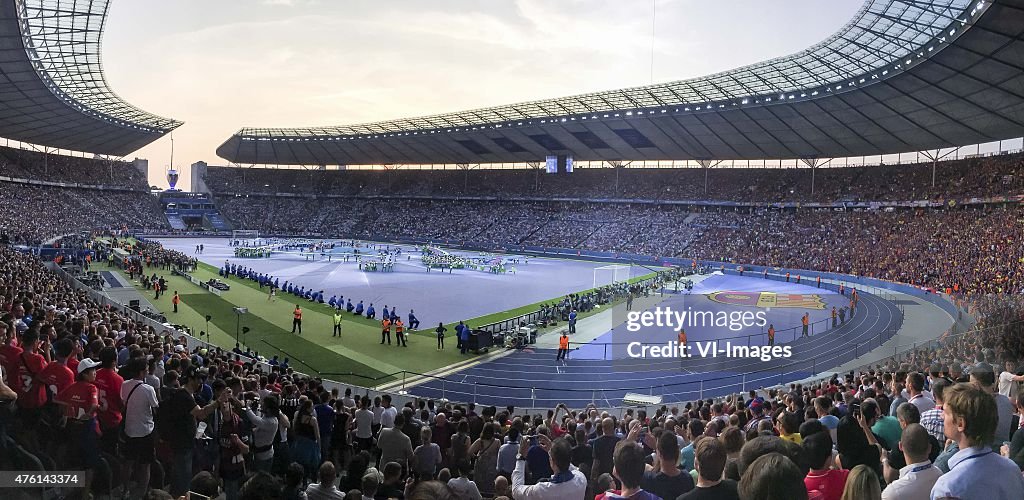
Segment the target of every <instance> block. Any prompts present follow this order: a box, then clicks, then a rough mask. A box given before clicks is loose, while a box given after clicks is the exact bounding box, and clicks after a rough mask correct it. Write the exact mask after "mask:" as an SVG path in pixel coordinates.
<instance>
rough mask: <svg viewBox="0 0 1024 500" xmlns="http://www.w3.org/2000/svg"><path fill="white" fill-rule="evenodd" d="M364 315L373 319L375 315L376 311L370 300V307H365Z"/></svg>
mask: <svg viewBox="0 0 1024 500" xmlns="http://www.w3.org/2000/svg"><path fill="white" fill-rule="evenodd" d="M366 317H367V318H368V319H374V318H376V317H377V311H374V310H373V302H370V307H368V308H366Z"/></svg>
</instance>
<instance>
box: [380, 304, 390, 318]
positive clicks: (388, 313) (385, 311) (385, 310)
mask: <svg viewBox="0 0 1024 500" xmlns="http://www.w3.org/2000/svg"><path fill="white" fill-rule="evenodd" d="M380 317H381V319H391V312H389V311H388V305H387V304H384V311H383V312H382V313H381V315H380Z"/></svg>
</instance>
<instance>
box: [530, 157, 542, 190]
mask: <svg viewBox="0 0 1024 500" xmlns="http://www.w3.org/2000/svg"><path fill="white" fill-rule="evenodd" d="M526 166H527V167H530V168H531V169H533V190H534V191H540V171H541V170H542V169H543V168H544V164H543V163H541V162H539V161H531V162H527V163H526Z"/></svg>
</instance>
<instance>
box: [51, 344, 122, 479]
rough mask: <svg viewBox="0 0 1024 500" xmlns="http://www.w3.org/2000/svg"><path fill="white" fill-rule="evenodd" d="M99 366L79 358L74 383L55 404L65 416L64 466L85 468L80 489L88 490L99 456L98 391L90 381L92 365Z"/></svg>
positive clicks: (94, 376) (86, 359)
mask: <svg viewBox="0 0 1024 500" xmlns="http://www.w3.org/2000/svg"><path fill="white" fill-rule="evenodd" d="M99 365H100V363H99V362H98V361H93V360H91V359H89V358H85V359H83V360H82V361H81V362H80V363H79V364H78V378H77V380H76V382H75V383H73V384H71V385H70V386H68V388H67V389H64V391H63V392H61V393H60V394H58V395H57V403H58V404H60V405H62V406H64V408H65V412H64V415H66V416H67V418H68V423H67V435H66V437H67V439H68V442H69V443H70V445H71V446H70V447H71V450H69V451H70V452H71V456H70V457H68V458H69V462H70V463H69V464H68V465H69V466H71V467H75V468H77V467H81V468H82V469H84V470H85V471H86V472H85V484H84V486H85V490H84V491H89V485H90V484H91V482H92V468H93V467H94V466H95V465H96V463H95V460H96V459H97V458H98V457H99V456H100V448H99V428H98V424H97V422H96V410H97V409H98V408H99V405H100V402H99V390H98V389H97V388H96V385H95V384H94V382H95V381H96V367H97V366H99ZM115 435H116V434H115Z"/></svg>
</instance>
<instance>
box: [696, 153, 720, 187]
mask: <svg viewBox="0 0 1024 500" xmlns="http://www.w3.org/2000/svg"><path fill="white" fill-rule="evenodd" d="M697 164H698V165H700V167H701V168H703V169H704V194H705V195H707V194H708V172H709V171H710V170H711V169H712V168H715V167H717V166H718V165H721V164H722V160H697Z"/></svg>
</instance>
